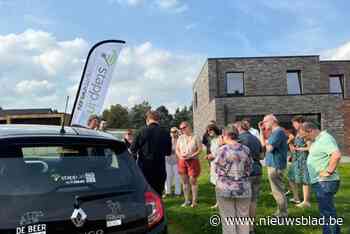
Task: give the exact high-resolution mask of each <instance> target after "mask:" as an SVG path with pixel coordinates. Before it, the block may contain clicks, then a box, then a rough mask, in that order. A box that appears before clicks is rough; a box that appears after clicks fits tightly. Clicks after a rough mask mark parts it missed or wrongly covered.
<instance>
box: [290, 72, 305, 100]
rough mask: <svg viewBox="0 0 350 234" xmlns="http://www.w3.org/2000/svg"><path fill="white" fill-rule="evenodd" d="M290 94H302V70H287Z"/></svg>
mask: <svg viewBox="0 0 350 234" xmlns="http://www.w3.org/2000/svg"><path fill="white" fill-rule="evenodd" d="M287 89H288V94H292V95H300V94H301V93H302V87H301V76H300V71H287Z"/></svg>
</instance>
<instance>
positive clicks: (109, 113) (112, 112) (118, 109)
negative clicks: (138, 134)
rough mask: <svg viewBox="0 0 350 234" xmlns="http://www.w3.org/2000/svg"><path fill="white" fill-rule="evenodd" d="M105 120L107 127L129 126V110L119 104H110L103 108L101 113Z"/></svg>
mask: <svg viewBox="0 0 350 234" xmlns="http://www.w3.org/2000/svg"><path fill="white" fill-rule="evenodd" d="M102 117H103V119H105V120H106V121H107V127H108V128H129V127H130V123H129V112H128V109H127V108H125V107H123V106H122V105H120V104H116V105H112V106H111V107H110V108H109V109H107V110H105V111H104V112H103V115H102Z"/></svg>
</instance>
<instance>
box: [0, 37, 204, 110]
mask: <svg viewBox="0 0 350 234" xmlns="http://www.w3.org/2000/svg"><path fill="white" fill-rule="evenodd" d="M89 44H90V43H88V42H87V41H86V40H84V39H82V38H75V39H72V40H64V41H62V40H58V39H57V38H56V37H54V36H53V35H52V34H51V33H48V32H44V31H36V30H26V31H25V32H23V33H18V34H8V35H0V90H1V92H0V93H1V98H0V106H2V107H4V108H38V107H41V108H47V107H51V108H54V109H59V110H61V111H62V110H63V109H64V102H65V97H66V96H67V95H69V96H70V97H71V99H70V108H71V107H72V105H73V102H74V98H75V94H76V92H77V89H78V84H79V81H80V80H79V79H80V76H81V73H82V69H83V65H84V61H85V58H86V56H87V53H88V50H89V47H90V46H89ZM203 63H204V56H201V55H194V54H190V53H180V52H174V51H170V50H166V49H160V48H157V47H155V46H154V45H153V44H152V43H151V42H144V43H142V44H139V45H130V46H129V47H126V48H125V49H124V50H123V51H122V53H121V55H120V57H119V61H118V63H117V67H116V69H115V74H114V77H113V80H112V83H111V86H110V88H109V92H108V94H107V99H106V105H105V106H106V107H107V106H109V105H111V104H117V103H119V104H122V105H125V106H129V107H130V106H133V105H134V104H137V103H140V102H142V101H144V100H146V101H149V102H150V103H151V104H152V105H153V106H154V107H158V106H160V105H166V106H167V105H169V109H170V110H175V108H176V107H177V106H183V105H188V104H190V102H191V99H192V82H193V80H194V79H195V78H196V76H197V75H198V72H199V70H200V68H201V66H202V65H203Z"/></svg>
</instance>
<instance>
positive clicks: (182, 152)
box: [176, 122, 202, 208]
mask: <svg viewBox="0 0 350 234" xmlns="http://www.w3.org/2000/svg"><path fill="white" fill-rule="evenodd" d="M180 130H181V133H182V135H181V136H180V137H179V139H178V140H177V144H176V155H177V157H178V170H179V174H180V175H181V179H182V183H183V191H184V197H185V202H184V203H183V204H182V207H185V206H191V207H192V208H195V207H196V206H197V196H198V185H197V178H198V176H199V175H200V172H201V168H200V163H199V159H198V157H199V154H200V152H201V150H202V143H201V142H200V139H199V138H198V137H197V136H195V135H193V133H192V129H191V126H190V124H189V123H188V122H182V123H181V124H180ZM190 187H191V191H192V202H191V201H190V199H189V197H190Z"/></svg>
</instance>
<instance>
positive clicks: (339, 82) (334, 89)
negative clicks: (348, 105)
mask: <svg viewBox="0 0 350 234" xmlns="http://www.w3.org/2000/svg"><path fill="white" fill-rule="evenodd" d="M329 92H330V93H334V94H343V93H344V78H343V75H330V76H329Z"/></svg>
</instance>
